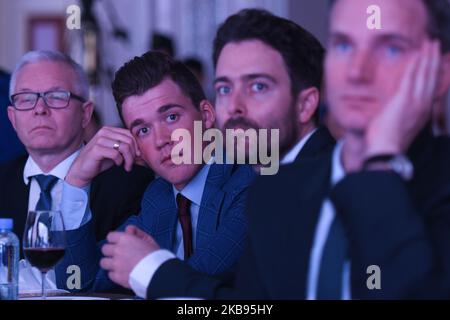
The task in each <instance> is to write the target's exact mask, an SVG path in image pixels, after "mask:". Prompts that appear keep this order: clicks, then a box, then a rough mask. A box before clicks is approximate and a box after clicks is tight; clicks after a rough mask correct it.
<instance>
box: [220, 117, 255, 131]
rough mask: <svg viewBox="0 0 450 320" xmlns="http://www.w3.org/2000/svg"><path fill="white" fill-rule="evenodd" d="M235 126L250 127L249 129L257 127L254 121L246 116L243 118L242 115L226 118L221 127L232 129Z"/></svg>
mask: <svg viewBox="0 0 450 320" xmlns="http://www.w3.org/2000/svg"><path fill="white" fill-rule="evenodd" d="M235 127H242V128H244V129H250V128H251V129H255V130H258V129H259V126H258V124H257V123H256V122H254V121H252V120H249V119H247V118H244V117H238V118H231V119H228V120H227V121H226V122H225V124H224V126H223V129H234V128H235Z"/></svg>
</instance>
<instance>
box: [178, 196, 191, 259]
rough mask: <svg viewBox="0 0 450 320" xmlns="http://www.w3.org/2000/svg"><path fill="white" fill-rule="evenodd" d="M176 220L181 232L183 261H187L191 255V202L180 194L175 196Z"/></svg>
mask: <svg viewBox="0 0 450 320" xmlns="http://www.w3.org/2000/svg"><path fill="white" fill-rule="evenodd" d="M177 205H178V219H179V220H180V224H181V230H182V231H183V247H184V260H187V259H188V258H189V257H190V256H191V255H192V253H193V251H194V250H193V248H192V225H191V213H190V206H191V201H189V199H188V198H186V197H184V196H183V195H182V194H181V193H178V194H177Z"/></svg>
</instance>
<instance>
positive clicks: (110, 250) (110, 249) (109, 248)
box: [102, 244, 115, 257]
mask: <svg viewBox="0 0 450 320" xmlns="http://www.w3.org/2000/svg"><path fill="white" fill-rule="evenodd" d="M114 248H115V246H114V245H112V244H105V245H103V247H102V253H103V255H104V256H105V257H112V256H114Z"/></svg>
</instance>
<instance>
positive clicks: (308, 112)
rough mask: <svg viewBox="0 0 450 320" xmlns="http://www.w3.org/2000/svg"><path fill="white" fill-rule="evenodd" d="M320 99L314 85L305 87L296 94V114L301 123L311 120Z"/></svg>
mask: <svg viewBox="0 0 450 320" xmlns="http://www.w3.org/2000/svg"><path fill="white" fill-rule="evenodd" d="M319 101H320V92H319V89H317V88H316V87H310V88H306V89H304V90H302V91H300V93H299V94H298V96H297V105H296V107H297V114H298V120H299V122H300V123H301V124H306V123H308V122H312V121H314V120H313V115H314V113H315V112H316V110H317V108H318V106H319Z"/></svg>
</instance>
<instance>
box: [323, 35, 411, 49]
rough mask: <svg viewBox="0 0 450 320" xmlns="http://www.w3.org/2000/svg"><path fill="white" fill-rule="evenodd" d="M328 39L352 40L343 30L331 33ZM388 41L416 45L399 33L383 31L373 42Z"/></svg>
mask: <svg viewBox="0 0 450 320" xmlns="http://www.w3.org/2000/svg"><path fill="white" fill-rule="evenodd" d="M330 40H348V41H350V42H353V39H352V37H351V36H349V35H347V34H345V33H343V32H333V33H331V35H330ZM390 41H397V42H402V43H404V44H406V45H409V46H411V47H415V46H417V44H416V43H415V42H414V41H413V40H411V39H410V38H408V37H406V36H404V35H401V34H394V33H385V34H380V35H378V36H377V37H376V39H375V43H380V42H390Z"/></svg>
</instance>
